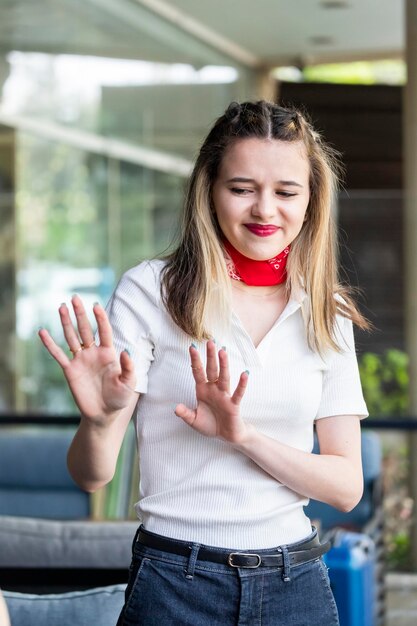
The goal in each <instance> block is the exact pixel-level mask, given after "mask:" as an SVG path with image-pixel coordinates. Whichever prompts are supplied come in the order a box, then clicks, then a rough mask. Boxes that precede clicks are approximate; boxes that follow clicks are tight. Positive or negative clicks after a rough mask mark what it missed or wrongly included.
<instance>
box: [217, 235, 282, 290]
mask: <svg viewBox="0 0 417 626" xmlns="http://www.w3.org/2000/svg"><path fill="white" fill-rule="evenodd" d="M224 247H225V248H226V250H227V252H228V254H229V255H230V258H231V261H229V262H228V263H227V271H228V274H229V276H230V278H233V280H241V281H243V282H244V283H246V284H247V285H256V286H257V287H261V286H263V287H266V286H267V285H279V284H280V283H283V282H285V280H286V278H287V271H286V269H285V268H286V265H287V257H288V254H289V252H290V247H289V246H288V247H287V248H284V250H283V251H282V252H280V254H278V255H277V256H274V257H273V258H272V259H267V260H266V261H255V260H254V259H249V258H248V257H246V256H244V255H243V254H241V253H240V252H238V251H237V250H236V248H234V247H233V246H232V244H231V243H230V242H229V241H227V239H225V240H224Z"/></svg>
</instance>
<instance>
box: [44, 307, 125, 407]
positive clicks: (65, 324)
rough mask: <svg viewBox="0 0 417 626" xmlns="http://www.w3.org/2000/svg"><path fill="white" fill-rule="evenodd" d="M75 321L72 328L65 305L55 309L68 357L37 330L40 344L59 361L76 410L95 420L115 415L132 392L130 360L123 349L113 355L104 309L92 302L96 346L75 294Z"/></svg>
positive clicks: (111, 338)
mask: <svg viewBox="0 0 417 626" xmlns="http://www.w3.org/2000/svg"><path fill="white" fill-rule="evenodd" d="M72 305H73V308H74V313H75V316H76V320H77V331H76V330H75V328H74V326H73V324H72V322H71V318H70V315H69V310H68V308H67V306H66V305H65V304H63V305H61V306H60V308H59V314H60V317H61V323H62V328H63V331H64V336H65V339H66V342H67V344H68V347H69V349H70V351H71V352H72V354H73V358H72V359H70V358H68V356H67V355H66V354H65V352H64V351H63V350H62V349H61V348H60V347H59V346H58V345H57V344H56V343H55V341H54V340H53V339H52V337H51V336H50V334H49V333H48V331H47V330H46V329H41V330H40V331H39V336H40V338H41V340H42V343H43V344H44V346H45V347H46V349H47V350H48V352H49V353H50V354H51V356H52V357H53V358H54V359H55V360H56V361H57V362H58V363H59V365H60V366H61V367H62V370H63V372H64V375H65V378H66V379H67V382H68V385H69V388H70V390H71V393H72V395H73V396H74V400H75V402H76V404H77V406H78V408H79V410H80V412H81V413H82V414H83V415H84V416H85V417H87V418H90V419H99V418H100V417H103V416H109V415H111V414H115V413H117V412H118V411H120V410H121V409H123V408H124V407H126V406H127V405H128V404H129V401H130V399H131V397H132V394H133V393H134V389H133V388H134V385H135V375H134V367H133V362H132V361H131V359H130V357H129V354H128V353H127V352H126V351H124V352H122V353H121V355H120V359H119V358H118V357H117V354H116V351H115V349H114V346H113V336H112V330H111V326H110V323H109V320H108V318H107V315H106V313H105V311H104V309H103V308H102V307H101V306H100V305H99V304H95V305H94V308H93V312H94V316H95V318H96V321H97V327H98V335H99V339H100V345H96V343H95V341H94V334H93V330H92V328H91V325H90V323H89V321H88V318H87V314H86V312H85V309H84V305H83V303H82V301H81V299H80V298H79V297H78V296H74V297H73V298H72Z"/></svg>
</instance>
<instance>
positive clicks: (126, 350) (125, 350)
mask: <svg viewBox="0 0 417 626" xmlns="http://www.w3.org/2000/svg"><path fill="white" fill-rule="evenodd" d="M123 352H127V353H128V355H129V356H130V352H129V350H128V349H127V348H125V349H124V350H123Z"/></svg>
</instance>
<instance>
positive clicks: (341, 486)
mask: <svg viewBox="0 0 417 626" xmlns="http://www.w3.org/2000/svg"><path fill="white" fill-rule="evenodd" d="M234 447H235V448H236V449H238V450H239V451H240V452H242V453H243V454H245V455H246V456H248V457H249V458H251V459H252V460H253V461H254V462H255V463H256V464H257V465H259V467H261V468H262V469H263V470H264V471H265V472H267V473H268V474H270V475H271V476H273V478H275V479H276V480H278V481H279V482H280V483H282V484H284V485H286V486H287V487H289V488H290V489H292V490H293V491H296V492H297V493H299V494H300V495H302V496H305V497H307V498H313V499H314V500H319V501H321V502H325V503H327V504H330V505H331V506H334V507H336V508H337V509H339V510H341V511H345V512H347V511H350V510H351V509H352V508H353V507H355V506H356V504H357V503H358V502H359V500H360V498H361V496H362V491H363V478H362V469H361V467H359V468H358V467H357V466H356V465H354V464H353V462H352V461H350V460H349V459H348V458H346V457H344V456H339V455H334V454H312V453H309V452H304V451H303V450H298V449H297V448H293V447H291V446H288V445H286V444H283V443H281V442H279V441H276V440H275V439H272V438H270V437H267V436H265V435H263V434H261V433H260V432H259V431H257V430H256V429H255V428H254V427H250V426H249V427H248V434H247V436H246V437H245V440H244V441H243V442H240V443H239V444H235V445H234Z"/></svg>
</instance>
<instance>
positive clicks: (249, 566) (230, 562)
mask: <svg viewBox="0 0 417 626" xmlns="http://www.w3.org/2000/svg"><path fill="white" fill-rule="evenodd" d="M234 556H256V557H257V559H258V562H257V563H256V565H235V563H233V557H234ZM227 562H228V564H229V565H230V566H231V567H245V568H247V569H256V568H257V567H259V566H260V564H261V563H262V559H261V557H260V555H259V554H254V553H253V552H231V553H230V554H229V556H228V557H227Z"/></svg>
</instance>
